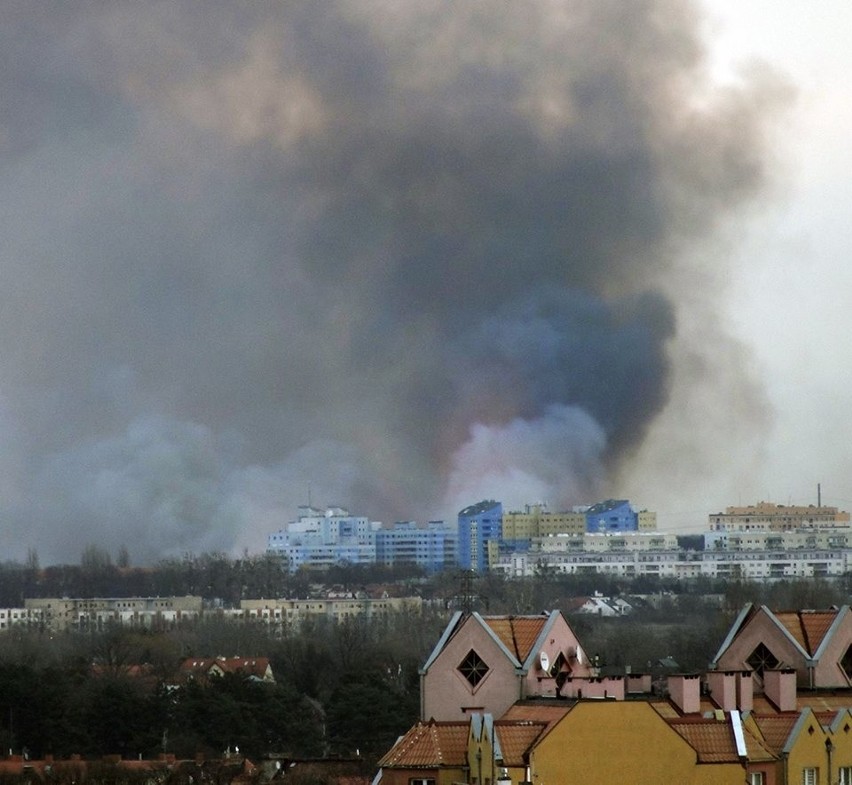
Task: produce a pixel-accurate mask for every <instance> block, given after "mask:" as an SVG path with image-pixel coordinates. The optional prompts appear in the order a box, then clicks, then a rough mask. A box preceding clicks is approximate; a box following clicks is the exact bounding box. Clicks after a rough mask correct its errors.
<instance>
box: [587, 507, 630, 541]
mask: <svg viewBox="0 0 852 785" xmlns="http://www.w3.org/2000/svg"><path fill="white" fill-rule="evenodd" d="M586 531H587V532H589V533H591V534H598V533H599V534H606V533H607V532H635V531H639V516H638V515H637V514H636V512H634V510H633V508H632V507H631V506H630V502H629V501H627V500H626V499H607V500H606V501H605V502H598V503H597V504H593V505H592V506H591V507H589V508H588V509H587V510H586Z"/></svg>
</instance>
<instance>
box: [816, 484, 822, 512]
mask: <svg viewBox="0 0 852 785" xmlns="http://www.w3.org/2000/svg"><path fill="white" fill-rule="evenodd" d="M817 507H822V486H821V485H820V484H819V483H817Z"/></svg>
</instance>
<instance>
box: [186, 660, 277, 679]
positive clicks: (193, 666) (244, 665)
mask: <svg viewBox="0 0 852 785" xmlns="http://www.w3.org/2000/svg"><path fill="white" fill-rule="evenodd" d="M226 673H234V674H239V675H242V676H244V677H245V678H247V679H252V680H254V681H261V682H274V681H275V677H274V676H273V674H272V666H271V665H270V664H269V658H268V657H187V658H186V659H185V660H183V662H181V664H180V668H179V670H178V680H179V682H180V683H184V682H186V681H189V680H192V679H196V680H207V679H209V678H211V677H217V676H218V677H221V676H224V675H225V674H226Z"/></svg>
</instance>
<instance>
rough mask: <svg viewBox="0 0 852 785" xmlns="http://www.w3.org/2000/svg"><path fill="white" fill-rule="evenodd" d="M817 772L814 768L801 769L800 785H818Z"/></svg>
mask: <svg viewBox="0 0 852 785" xmlns="http://www.w3.org/2000/svg"><path fill="white" fill-rule="evenodd" d="M818 772H819V770H818V769H817V768H815V767H809V768H806V769H802V785H819V777H818V776H817V775H818Z"/></svg>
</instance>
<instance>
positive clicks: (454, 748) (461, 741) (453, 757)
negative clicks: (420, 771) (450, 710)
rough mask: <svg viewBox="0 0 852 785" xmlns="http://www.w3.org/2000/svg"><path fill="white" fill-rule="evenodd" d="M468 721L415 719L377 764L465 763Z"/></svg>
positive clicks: (415, 765) (434, 765) (442, 764)
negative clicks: (411, 726)
mask: <svg viewBox="0 0 852 785" xmlns="http://www.w3.org/2000/svg"><path fill="white" fill-rule="evenodd" d="M469 733H470V722H469V721H468V720H464V721H460V722H436V721H435V720H430V721H429V722H418V723H417V724H416V725H415V726H414V727H413V728H411V729H410V730H409V731H408V733H406V734H405V735H404V736H403V737H402V738H401V739H400V740H399V741H397V743H396V744H394V745H393V747H392V748H391V749H390V751H389V752H387V753H386V754H385V756H384V757H383V758H382V759H381V760H380V761H379V766H380V767H383V768H384V767H389V766H395V767H397V768H427V767H436V768H437V767H440V766H451V767H458V766H464V765H465V763H466V761H467V742H468V735H469Z"/></svg>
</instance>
